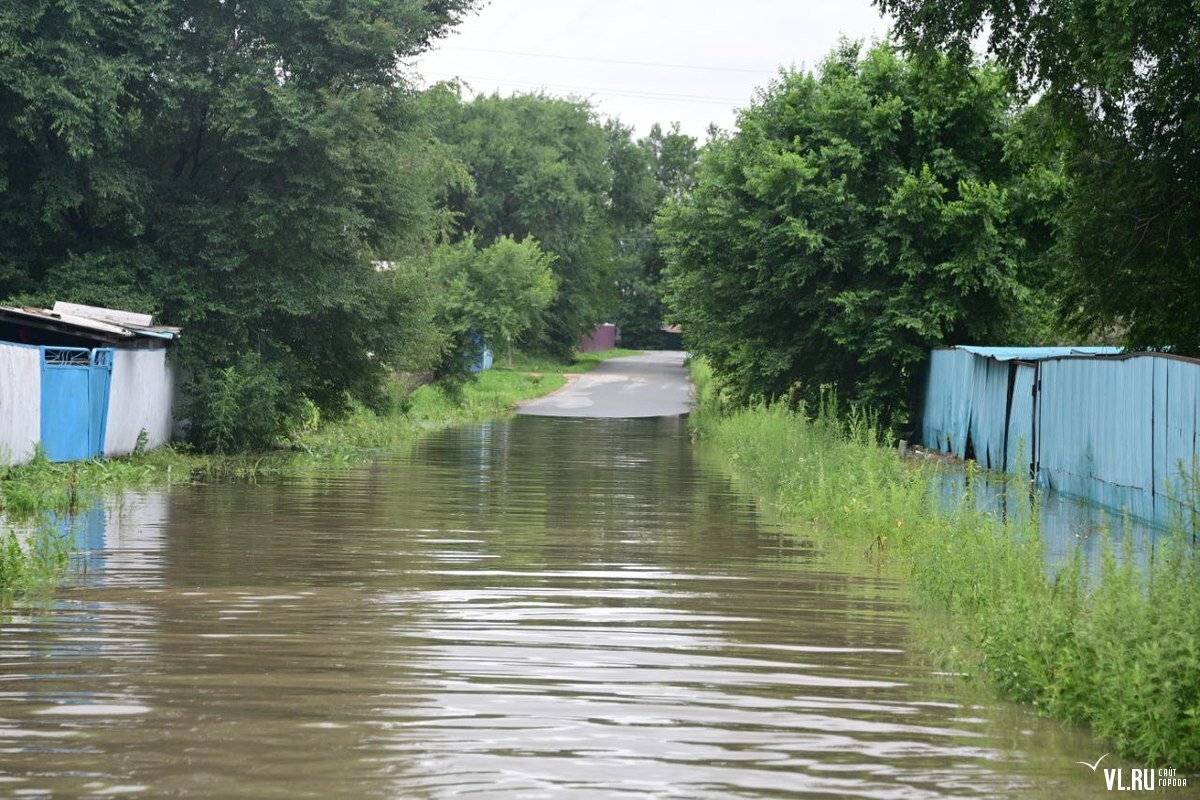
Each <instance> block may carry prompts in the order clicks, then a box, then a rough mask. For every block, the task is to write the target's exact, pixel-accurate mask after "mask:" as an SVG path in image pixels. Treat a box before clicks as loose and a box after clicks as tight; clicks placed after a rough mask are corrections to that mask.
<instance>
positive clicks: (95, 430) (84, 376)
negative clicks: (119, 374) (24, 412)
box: [42, 347, 113, 461]
mask: <svg viewBox="0 0 1200 800" xmlns="http://www.w3.org/2000/svg"><path fill="white" fill-rule="evenodd" d="M112 356H113V351H112V350H111V349H107V348H100V349H97V350H86V349H84V348H80V347H43V348H42V449H43V450H44V451H45V453H46V458H48V459H50V460H51V461H81V460H86V459H89V458H97V457H99V456H100V455H102V454H103V452H104V434H105V428H106V427H107V426H106V422H107V417H108V387H109V384H110V381H111V377H112Z"/></svg>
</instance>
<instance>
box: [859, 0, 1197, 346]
mask: <svg viewBox="0 0 1200 800" xmlns="http://www.w3.org/2000/svg"><path fill="white" fill-rule="evenodd" d="M877 2H878V5H879V6H880V7H881V8H882V9H883V10H884V11H887V12H889V13H891V14H893V15H894V16H895V18H896V30H897V32H898V33H899V34H900V35H902V36H903V38H904V41H905V42H906V43H907V44H908V45H909V46H911V47H912V48H913V49H914V50H915V51H916V52H918V53H922V54H927V55H934V54H936V53H937V52H938V51H939V50H942V49H948V50H950V51H951V52H953V53H955V54H957V55H959V56H961V55H962V54H965V53H967V52H968V51H969V47H970V42H971V40H972V39H973V38H975V37H976V36H978V35H979V33H980V32H981V31H982V30H983V29H984V26H985V25H986V26H987V30H988V43H989V47H990V50H991V52H992V53H994V54H995V55H996V56H997V57H998V58H999V60H1000V61H1001V62H1002V63H1003V64H1004V65H1005V66H1006V67H1008V68H1009V69H1010V71H1012V72H1013V73H1014V74H1016V75H1018V76H1020V77H1021V78H1022V79H1023V81H1024V83H1025V85H1026V86H1027V87H1028V88H1030V89H1032V90H1037V91H1039V92H1041V93H1042V102H1043V104H1045V105H1046V106H1047V107H1048V110H1049V111H1050V112H1051V117H1052V119H1053V122H1054V125H1055V129H1056V130H1055V132H1054V135H1055V136H1057V137H1058V138H1059V141H1060V142H1062V143H1064V144H1065V146H1066V151H1067V153H1068V160H1067V164H1068V170H1069V175H1070V178H1071V182H1070V186H1069V189H1068V193H1067V202H1066V204H1065V207H1064V209H1063V211H1062V214H1061V217H1060V223H1061V227H1062V241H1061V244H1062V247H1061V252H1062V256H1063V260H1064V262H1065V265H1066V268H1067V269H1066V272H1065V276H1064V287H1063V288H1064V312H1065V316H1066V317H1067V318H1068V319H1069V320H1071V321H1073V322H1074V323H1075V324H1076V325H1077V326H1078V327H1080V328H1082V329H1084V330H1085V331H1086V330H1088V329H1091V328H1095V327H1099V326H1105V327H1116V328H1117V329H1119V330H1124V331H1127V339H1128V342H1127V343H1128V344H1130V345H1132V346H1143V345H1155V346H1172V347H1174V348H1176V349H1177V350H1178V351H1179V352H1187V353H1192V354H1200V293H1198V292H1196V286H1197V285H1198V284H1200V194H1198V192H1197V187H1200V47H1197V42H1198V41H1200V6H1197V4H1196V3H1195V2H1175V1H1174V0H1113V2H1105V3H1089V2H1081V1H1080V0H1064V1H1061V2H1054V3H1017V4H1013V3H1008V2H1000V0H955V2H949V3H948V2H941V1H940V0H939V1H938V2H934V1H933V0H877Z"/></svg>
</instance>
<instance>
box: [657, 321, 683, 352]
mask: <svg viewBox="0 0 1200 800" xmlns="http://www.w3.org/2000/svg"><path fill="white" fill-rule="evenodd" d="M661 333H662V349H663V350H682V349H683V328H681V327H679V326H678V325H667V326H666V327H664V328H662V330H661Z"/></svg>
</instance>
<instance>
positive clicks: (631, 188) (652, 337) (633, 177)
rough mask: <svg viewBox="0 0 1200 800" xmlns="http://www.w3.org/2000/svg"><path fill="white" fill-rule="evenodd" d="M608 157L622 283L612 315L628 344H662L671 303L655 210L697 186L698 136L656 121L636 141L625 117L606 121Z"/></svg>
mask: <svg viewBox="0 0 1200 800" xmlns="http://www.w3.org/2000/svg"><path fill="white" fill-rule="evenodd" d="M605 132H606V133H607V134H608V139H609V151H608V163H609V166H610V167H611V168H612V171H613V188H612V193H611V201H610V203H609V214H610V221H611V224H612V226H613V239H614V245H613V264H614V270H615V279H616V285H617V300H616V307H615V309H614V310H613V312H612V314H611V320H612V321H613V322H615V323H616V324H617V325H618V326H619V328H620V330H621V343H622V344H623V345H624V346H627V347H648V348H653V347H658V346H660V345H661V343H662V334H661V328H662V324H663V316H664V314H665V309H664V306H663V302H662V285H661V284H662V268H663V258H662V244H661V243H660V242H659V241H658V240H657V239H656V238H655V236H654V214H655V212H656V211H657V209H658V207H659V206H660V205H661V204H662V202H663V200H665V199H666V198H668V197H679V196H681V195H682V194H683V193H684V192H685V191H687V190H688V189H689V188H690V187H691V181H692V177H693V172H694V170H695V165H696V160H697V158H698V151H697V149H696V140H695V139H693V138H692V137H691V136H687V135H686V134H683V133H680V131H679V127H678V125H676V126H674V127H673V128H671V130H670V131H668V132H666V133H664V132H663V129H662V127H661V126H659V125H654V126H653V127H652V128H651V130H650V133H649V135H647V136H646V137H645V138H643V139H640V140H637V141H635V140H634V139H633V132H632V130H631V129H629V128H627V127H626V126H624V125H621V124H620V123H619V122H615V121H614V122H609V123H608V124H607V125H605Z"/></svg>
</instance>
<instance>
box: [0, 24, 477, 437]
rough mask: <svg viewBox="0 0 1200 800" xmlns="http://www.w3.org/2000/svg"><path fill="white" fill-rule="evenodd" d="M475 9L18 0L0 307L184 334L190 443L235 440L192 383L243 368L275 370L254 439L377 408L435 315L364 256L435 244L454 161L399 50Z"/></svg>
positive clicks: (4, 138)
mask: <svg viewBox="0 0 1200 800" xmlns="http://www.w3.org/2000/svg"><path fill="white" fill-rule="evenodd" d="M471 4H472V0H434V1H433V2H422V3H413V2H409V1H408V0H382V2H365V0H349V1H348V2H341V3H336V4H329V3H327V2H323V1H322V0H263V1H262V2H255V3H212V4H195V3H184V2H181V1H180V0H131V1H130V2H128V3H116V2H99V3H76V2H71V1H70V0H65V1H64V2H49V0H19V2H18V3H17V4H15V5H13V6H12V7H11V8H8V9H6V10H5V11H3V12H0V112H2V114H0V180H2V181H4V184H5V186H4V188H5V191H4V193H3V195H2V197H0V222H2V223H3V224H0V294H5V295H9V296H12V295H18V294H20V295H25V296H27V297H30V296H32V297H38V298H42V299H50V298H53V297H57V298H60V299H72V300H77V301H81V302H98V303H102V304H109V305H120V306H123V307H126V308H132V309H137V310H143V311H153V312H156V313H157V314H158V315H159V316H160V318H161V319H162V320H163V321H165V322H168V323H173V324H179V325H182V326H183V327H184V328H185V334H184V338H183V340H182V343H181V348H180V349H181V354H182V356H183V358H184V361H185V363H186V364H187V366H188V367H189V370H190V371H191V372H192V374H193V375H194V376H195V379H196V381H195V382H196V387H197V389H198V391H197V392H196V394H195V395H194V400H195V402H194V403H193V405H192V409H191V414H192V418H193V420H194V421H196V422H197V424H196V425H194V426H193V429H192V430H193V433H194V434H195V435H196V436H197V437H198V438H200V439H204V438H205V433H204V432H205V431H206V430H218V429H219V430H226V428H224V427H223V426H222V425H207V424H206V423H205V421H204V420H203V419H202V418H203V416H204V415H205V414H207V413H209V409H210V408H211V407H212V406H211V404H209V403H207V402H206V399H205V397H206V391H205V390H204V387H217V388H213V389H212V391H213V392H217V391H218V390H219V388H220V387H221V386H222V385H223V384H222V381H224V382H225V384H228V385H227V386H226V387H225V389H228V387H229V386H251V385H252V383H251V382H248V381H239V380H238V375H237V373H238V371H239V370H241V371H243V372H245V371H254V372H262V373H263V374H269V375H270V376H271V380H270V381H265V382H263V384H262V386H263V387H265V388H264V389H263V392H265V393H266V394H269V395H270V397H269V398H268V399H267V401H265V402H264V401H263V399H262V398H259V399H258V400H257V401H256V404H255V408H257V409H260V411H261V413H263V414H264V415H266V416H267V417H268V418H269V419H268V420H266V421H265V422H264V423H263V424H261V425H258V426H256V428H255V431H256V432H255V433H254V434H253V438H256V439H262V438H263V436H265V435H267V434H264V433H263V432H264V431H266V432H269V433H270V434H272V435H274V434H278V433H279V432H281V431H282V430H283V429H284V428H285V427H286V423H287V419H288V417H289V415H290V414H291V413H292V412H293V411H294V410H295V408H296V407H297V406H298V405H299V404H300V403H301V402H302V400H303V399H305V398H307V399H308V400H311V401H312V402H314V403H316V404H317V405H318V406H319V407H320V408H321V409H322V410H323V411H326V412H328V413H334V414H336V413H338V412H340V411H341V410H342V409H344V408H345V407H346V405H347V403H348V402H349V401H350V400H351V399H359V400H364V401H368V402H369V401H371V400H373V399H374V398H376V397H377V391H378V388H379V385H380V379H381V377H382V376H383V374H384V373H385V372H386V370H387V369H388V367H389V366H390V365H395V364H397V363H400V362H404V361H406V360H408V359H411V358H413V357H414V355H415V354H414V352H413V351H410V350H408V349H406V343H407V342H410V341H414V340H416V341H423V340H425V339H427V338H428V337H427V336H425V335H424V333H423V332H422V331H420V330H417V331H414V330H413V328H414V327H420V326H423V325H428V324H432V316H431V315H429V314H425V313H424V312H422V313H413V310H414V309H417V308H423V307H425V306H426V305H427V304H426V303H425V302H424V301H423V300H422V299H420V298H417V297H415V296H414V295H413V291H414V286H413V285H412V284H401V283H398V282H397V281H396V280H395V276H394V275H390V274H387V273H385V272H380V271H378V270H377V269H376V267H375V264H376V262H378V261H381V260H387V259H389V258H394V257H395V255H396V254H397V253H399V252H403V251H405V250H408V249H411V248H413V247H419V246H423V245H426V244H427V243H428V242H430V241H432V240H433V238H434V236H435V234H436V228H437V226H438V224H439V217H438V214H437V211H436V202H437V199H438V192H439V191H440V187H441V185H443V184H444V182H445V180H444V179H445V175H444V172H445V171H446V170H447V169H449V167H448V165H447V161H446V158H445V156H444V153H443V152H442V151H441V150H440V149H439V148H438V147H436V146H435V145H433V144H430V138H431V137H430V132H429V131H428V129H426V128H425V126H424V123H423V121H422V120H421V118H420V116H419V114H418V108H417V104H416V102H415V100H414V97H413V95H412V93H411V92H410V91H408V90H407V89H406V88H405V86H404V82H403V76H402V75H401V74H400V73H399V71H398V66H397V65H398V63H399V61H398V59H399V58H400V57H402V56H405V55H411V54H413V53H416V52H419V51H420V50H421V49H423V48H425V47H426V46H428V44H429V42H430V41H432V40H433V39H434V38H436V37H437V36H440V35H441V34H442V33H444V32H445V31H446V30H447V28H448V27H449V26H450V25H452V24H453V23H454V22H455V21H456V20H457V19H458V18H459V17H460V16H461V15H462V14H463V13H464V12H465V11H466V10H467V9H468V8H469V7H470V6H471ZM231 369H232V370H233V371H232V372H230V370H231ZM222 376H223V377H222ZM209 378H212V379H211V380H210V379H209ZM225 389H221V391H225ZM226 395H229V392H228V391H226ZM227 434H228V431H226V433H224V434H222V441H223V442H229V441H233V440H235V439H236V435H233V434H228V435H227ZM231 437H232V438H231ZM210 444H211V442H210ZM226 446H227V445H226Z"/></svg>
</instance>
